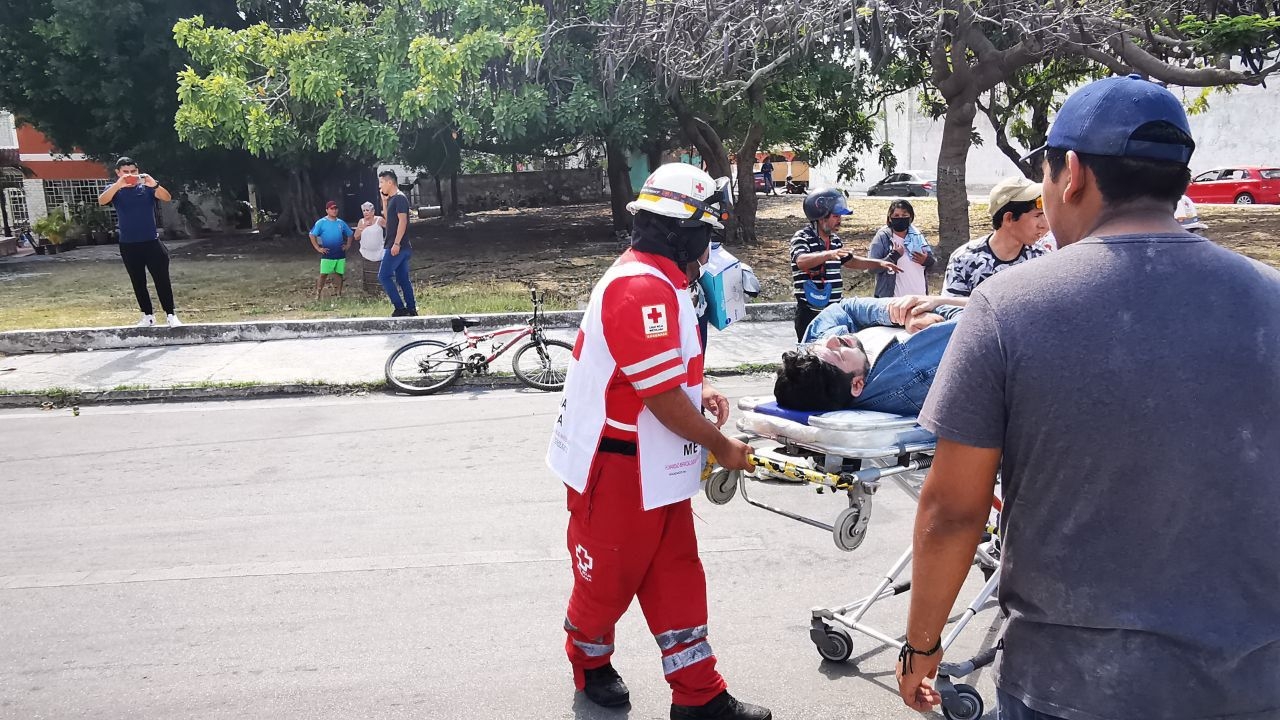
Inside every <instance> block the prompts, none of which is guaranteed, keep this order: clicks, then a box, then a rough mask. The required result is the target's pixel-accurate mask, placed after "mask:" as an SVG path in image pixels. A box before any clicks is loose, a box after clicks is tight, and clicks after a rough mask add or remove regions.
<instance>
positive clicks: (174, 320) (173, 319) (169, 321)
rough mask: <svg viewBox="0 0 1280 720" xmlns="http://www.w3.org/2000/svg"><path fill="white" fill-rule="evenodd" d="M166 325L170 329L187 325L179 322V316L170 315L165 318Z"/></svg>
mask: <svg viewBox="0 0 1280 720" xmlns="http://www.w3.org/2000/svg"><path fill="white" fill-rule="evenodd" d="M164 324H165V325H168V326H169V327H182V326H183V325H184V324H185V323H183V322H182V321H181V320H179V319H178V316H177V315H174V314H173V313H169V314H168V315H166V316H165V317H164Z"/></svg>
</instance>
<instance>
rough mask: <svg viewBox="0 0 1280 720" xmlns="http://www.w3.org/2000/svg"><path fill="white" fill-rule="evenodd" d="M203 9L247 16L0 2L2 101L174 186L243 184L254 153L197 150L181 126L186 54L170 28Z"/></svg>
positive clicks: (57, 134)
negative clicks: (176, 118)
mask: <svg viewBox="0 0 1280 720" xmlns="http://www.w3.org/2000/svg"><path fill="white" fill-rule="evenodd" d="M196 12H202V13H204V14H205V15H207V16H208V17H210V18H211V19H214V20H215V21H217V22H220V23H224V24H229V25H234V24H240V23H244V22H245V19H244V18H242V17H241V15H240V14H239V10H238V9H237V7H236V3H235V2H234V0H133V1H132V2H128V3H86V2H79V1H78V0H0V67H3V68H4V71H3V72H0V107H4V108H7V109H9V110H10V111H12V112H13V113H14V114H15V115H16V116H17V117H18V118H20V119H21V120H22V121H24V122H26V123H29V124H31V125H32V126H34V127H35V128H36V129H38V130H39V131H40V132H42V133H43V134H44V135H45V136H46V137H48V138H49V139H50V141H51V142H52V143H53V144H54V145H55V146H57V147H58V148H59V149H60V150H63V151H66V152H71V151H72V150H73V149H79V150H81V151H83V152H85V153H87V154H88V155H89V156H91V157H94V158H98V159H102V160H109V159H114V158H115V157H117V156H119V155H130V156H133V157H136V158H138V159H139V161H141V162H143V163H144V164H145V165H146V167H147V169H148V170H149V171H150V172H153V173H156V174H157V175H161V176H163V177H166V178H169V179H170V180H169V182H170V183H171V185H173V186H176V185H179V184H182V183H187V182H203V183H210V184H214V183H218V182H224V181H225V182H232V183H236V184H239V183H241V182H242V181H243V179H244V175H245V173H246V172H248V171H249V170H250V169H251V167H252V164H251V162H250V159H249V157H248V155H247V154H245V153H229V152H195V151H193V149H192V148H190V147H188V146H186V145H184V144H183V143H181V142H179V141H178V137H177V134H176V133H175V132H174V128H173V115H174V112H175V111H176V109H177V97H176V94H175V91H176V87H177V82H176V79H175V77H176V73H177V72H178V70H179V69H181V68H182V66H183V64H184V63H185V58H184V57H183V54H182V53H181V52H180V51H179V50H178V48H177V46H176V45H174V43H173V40H172V36H171V33H170V28H171V27H172V25H173V23H174V21H176V20H177V19H178V18H179V17H182V16H184V15H190V14H194V13H196ZM247 16H248V17H250V18H252V17H253V15H252V12H250V13H248V15H247Z"/></svg>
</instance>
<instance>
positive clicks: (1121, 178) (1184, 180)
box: [1044, 122, 1196, 205]
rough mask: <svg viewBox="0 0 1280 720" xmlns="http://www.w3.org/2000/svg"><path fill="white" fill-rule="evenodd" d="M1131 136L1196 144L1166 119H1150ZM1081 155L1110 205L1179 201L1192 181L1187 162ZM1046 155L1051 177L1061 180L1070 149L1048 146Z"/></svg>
mask: <svg viewBox="0 0 1280 720" xmlns="http://www.w3.org/2000/svg"><path fill="white" fill-rule="evenodd" d="M1129 139H1130V140H1137V141H1144V142H1153V143H1165V144H1168V145H1182V146H1184V147H1189V148H1193V149H1194V148H1195V146H1196V144H1195V141H1194V140H1192V139H1191V137H1190V136H1189V135H1187V134H1186V133H1184V132H1182V131H1181V130H1179V129H1178V128H1177V127H1175V126H1173V125H1170V124H1169V123H1166V122H1150V123H1147V124H1146V125H1143V126H1142V127H1140V128H1138V129H1137V130H1134V131H1133V135H1131V136H1129ZM1077 155H1079V157H1080V164H1082V165H1084V166H1085V167H1087V168H1089V169H1090V170H1092V171H1093V176H1094V177H1095V178H1097V179H1098V191H1099V192H1101V193H1102V199H1103V200H1105V201H1106V202H1107V203H1108V204H1110V205H1120V204H1123V203H1127V202H1131V201H1134V200H1141V199H1153V200H1162V201H1164V202H1168V203H1177V202H1178V200H1180V199H1182V195H1183V194H1184V193H1185V192H1186V191H1187V185H1189V184H1191V168H1189V167H1187V164H1186V163H1180V162H1173V161H1170V160H1149V159H1147V158H1133V157H1112V156H1109V155H1089V154H1086V153H1077ZM1044 157H1045V162H1046V164H1048V166H1049V178H1050V179H1052V180H1057V179H1058V176H1059V175H1061V174H1062V171H1063V169H1064V168H1066V167H1067V151H1066V150H1064V149H1062V148H1055V147H1050V148H1045V151H1044Z"/></svg>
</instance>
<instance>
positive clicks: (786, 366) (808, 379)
mask: <svg viewBox="0 0 1280 720" xmlns="http://www.w3.org/2000/svg"><path fill="white" fill-rule="evenodd" d="M855 377H856V376H855V375H854V374H853V373H847V372H845V371H843V370H841V369H840V368H838V367H836V366H835V365H832V364H831V363H828V362H825V361H823V360H822V359H821V358H819V357H818V356H817V355H814V354H813V353H811V352H809V351H808V350H788V351H786V352H784V353H783V354H782V367H781V368H779V369H778V374H777V379H776V380H774V383H773V397H774V399H775V400H777V402H778V404H779V405H781V406H782V407H785V408H791V409H792V410H802V411H805V412H826V411H828V410H843V409H844V408H846V407H847V406H848V405H847V403H848V402H849V398H850V394H849V387H850V385H852V384H853V380H854V378H855Z"/></svg>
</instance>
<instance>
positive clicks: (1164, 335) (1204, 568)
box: [920, 235, 1280, 720]
mask: <svg viewBox="0 0 1280 720" xmlns="http://www.w3.org/2000/svg"><path fill="white" fill-rule="evenodd" d="M920 424H921V425H923V426H925V427H927V428H928V429H930V430H932V431H934V432H935V433H937V434H938V435H939V436H940V437H943V438H946V439H949V440H953V441H956V442H960V443H964V444H967V445H971V446H975V447H986V448H1003V451H1004V453H1003V459H1002V461H1001V474H1002V478H1003V486H1002V487H1003V491H1004V512H1003V515H1002V516H1001V519H1000V523H1001V528H1002V531H1003V534H1004V535H1003V537H1004V545H1003V551H1004V557H1003V574H1002V576H1001V583H1000V603H1001V605H1002V606H1003V607H1004V608H1005V609H1006V610H1007V611H1008V612H1009V621H1008V624H1007V626H1006V630H1005V649H1004V652H1003V654H1002V657H1001V661H1000V668H999V677H998V680H997V685H998V686H999V687H1000V688H1001V689H1002V690H1003V691H1005V692H1008V693H1010V694H1012V695H1014V696H1015V697H1018V698H1020V699H1021V700H1023V702H1025V703H1026V704H1027V705H1028V706H1029V707H1031V708H1032V709H1034V710H1038V711H1040V712H1043V713H1048V714H1051V715H1056V716H1061V717H1065V718H1071V719H1073V720H1075V719H1088V720H1094V719H1096V718H1114V719H1115V720H1133V719H1135V718H1208V717H1280V273H1277V272H1276V271H1275V270H1273V269H1271V268H1268V267H1266V266H1264V265H1262V264H1261V263H1258V262H1255V261H1253V260H1249V259H1247V258H1245V257H1243V256H1240V255H1237V254H1235V253H1232V252H1229V251H1227V250H1224V249H1223V248H1221V247H1218V246H1217V245H1214V244H1213V243H1211V242H1209V241H1207V240H1204V239H1202V238H1198V237H1196V236H1194V235H1172V236H1154V237H1153V236H1136V235H1123V236H1116V237H1110V238H1104V239H1088V240H1084V241H1082V242H1079V243H1076V244H1075V245H1072V246H1070V247H1067V248H1064V249H1063V250H1061V251H1059V252H1056V253H1052V254H1050V255H1049V256H1047V257H1044V258H1040V259H1038V260H1036V261H1035V262H1033V263H1026V264H1024V265H1021V266H1019V267H1016V268H1010V269H1009V270H1007V271H1005V272H1002V273H1000V274H999V275H998V276H996V277H992V278H991V279H989V280H987V282H985V283H983V285H982V287H980V288H978V289H977V290H975V291H974V293H973V297H972V300H971V301H970V302H969V306H968V308H967V309H966V310H965V313H964V316H963V317H962V318H961V320H960V323H959V326H958V327H957V328H956V330H955V334H954V336H953V337H952V340H951V344H950V346H949V348H948V349H947V352H946V354H945V356H944V358H943V361H942V364H941V366H940V368H939V370H938V375H937V378H936V379H935V380H934V383H933V388H932V390H931V392H930V394H929V397H928V400H927V402H926V403H925V406H924V410H923V412H922V413H921V415H920Z"/></svg>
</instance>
